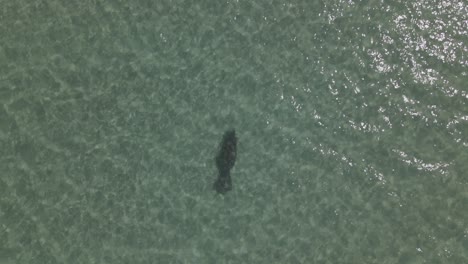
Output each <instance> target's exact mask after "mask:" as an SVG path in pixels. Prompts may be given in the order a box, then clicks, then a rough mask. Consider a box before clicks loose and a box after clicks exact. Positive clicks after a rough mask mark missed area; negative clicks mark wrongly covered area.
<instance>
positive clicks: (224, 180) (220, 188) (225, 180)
mask: <svg viewBox="0 0 468 264" xmlns="http://www.w3.org/2000/svg"><path fill="white" fill-rule="evenodd" d="M213 187H214V189H215V190H216V191H217V192H218V193H220V194H225V193H227V192H228V191H230V190H232V182H231V176H230V175H227V176H226V175H223V176H222V177H218V179H217V180H216V182H215V183H214V186H213Z"/></svg>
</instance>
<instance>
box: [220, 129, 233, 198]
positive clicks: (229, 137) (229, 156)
mask: <svg viewBox="0 0 468 264" xmlns="http://www.w3.org/2000/svg"><path fill="white" fill-rule="evenodd" d="M236 156H237V138H236V131H235V130H234V129H231V130H228V131H226V132H225V133H224V136H223V140H222V141H221V144H220V147H219V153H218V155H217V156H216V167H218V172H219V174H218V179H217V180H216V182H215V183H214V189H215V190H216V191H217V192H218V193H220V194H225V193H226V192H228V191H230V190H232V181H231V169H232V167H234V164H235V163H236Z"/></svg>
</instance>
